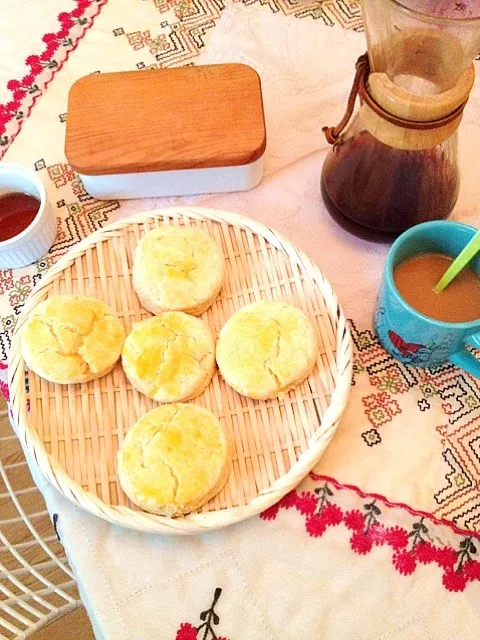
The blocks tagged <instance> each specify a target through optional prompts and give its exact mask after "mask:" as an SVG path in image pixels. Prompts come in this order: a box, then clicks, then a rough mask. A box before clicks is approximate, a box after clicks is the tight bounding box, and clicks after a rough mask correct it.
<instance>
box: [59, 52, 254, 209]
mask: <svg viewBox="0 0 480 640" xmlns="http://www.w3.org/2000/svg"><path fill="white" fill-rule="evenodd" d="M265 144H266V133H265V118H264V113H263V101H262V90H261V86H260V78H259V76H258V74H257V72H256V71H255V70H254V69H252V68H251V67H249V66H247V65H243V64H218V65H206V66H197V67H180V68H175V69H152V70H145V71H127V72H116V73H96V74H92V75H89V76H85V77H83V78H80V79H79V80H77V81H76V82H75V83H74V84H73V86H72V87H71V89H70V94H69V98H68V114H67V130H66V140H65V154H66V156H67V160H68V162H69V164H70V165H71V166H72V168H73V169H74V170H75V171H76V172H78V173H79V174H80V176H81V178H82V180H83V182H84V185H85V188H86V189H87V191H88V192H89V193H90V195H91V196H93V197H95V198H100V199H118V198H147V197H154V196H172V195H188V194H200V193H215V192H218V191H243V190H247V189H251V188H252V187H254V186H256V185H257V184H258V183H259V182H260V180H261V178H262V174H263V156H264V152H265Z"/></svg>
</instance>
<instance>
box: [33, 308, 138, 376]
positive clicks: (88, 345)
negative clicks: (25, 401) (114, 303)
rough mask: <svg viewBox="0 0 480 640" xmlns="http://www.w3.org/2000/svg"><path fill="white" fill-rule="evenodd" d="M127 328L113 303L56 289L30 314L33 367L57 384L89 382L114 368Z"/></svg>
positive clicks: (35, 370)
mask: <svg viewBox="0 0 480 640" xmlns="http://www.w3.org/2000/svg"><path fill="white" fill-rule="evenodd" d="M124 340H125V330H124V328H123V325H122V323H121V322H120V320H119V319H118V318H117V316H116V315H114V313H113V311H112V310H111V309H110V307H109V306H108V305H106V304H105V303H104V302H102V301H101V300H97V299H96V298H90V297H87V296H74V295H56V296H51V297H50V298H47V299H46V300H44V301H43V302H41V303H40V304H39V305H38V306H37V307H35V309H34V310H33V312H32V313H31V314H30V316H29V318H28V320H27V322H26V325H25V327H24V328H23V329H22V334H21V349H22V356H23V358H24V360H25V362H26V364H27V366H28V368H29V369H31V370H32V371H34V372H35V373H37V374H38V375H39V376H41V377H42V378H45V379H46V380H50V382H56V383H58V384H73V383H76V382H87V381H88V380H94V379H95V378H100V377H101V376H103V375H105V374H106V373H108V372H109V371H111V370H112V369H113V367H114V366H115V363H116V362H117V360H118V359H119V357H120V354H121V352H122V347H123V343H124Z"/></svg>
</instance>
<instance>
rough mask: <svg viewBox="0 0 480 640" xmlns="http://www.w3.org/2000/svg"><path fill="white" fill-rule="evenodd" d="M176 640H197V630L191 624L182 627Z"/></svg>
mask: <svg viewBox="0 0 480 640" xmlns="http://www.w3.org/2000/svg"><path fill="white" fill-rule="evenodd" d="M175 640H197V630H196V629H195V627H194V626H193V625H191V624H190V623H189V622H186V623H183V624H181V625H180V629H179V630H178V631H177V635H176V636H175Z"/></svg>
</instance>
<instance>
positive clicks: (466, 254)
mask: <svg viewBox="0 0 480 640" xmlns="http://www.w3.org/2000/svg"><path fill="white" fill-rule="evenodd" d="M479 251H480V231H477V233H476V234H475V235H474V236H473V238H472V239H471V240H470V242H469V243H468V244H467V246H466V247H465V248H464V249H463V250H462V251H461V252H460V253H459V254H458V256H457V257H456V258H455V260H454V261H453V262H452V264H451V265H450V266H449V267H448V269H447V270H446V271H445V273H444V274H443V276H442V277H441V278H440V280H439V281H438V282H437V284H436V286H435V293H440V292H441V291H443V290H444V289H445V288H446V287H448V285H449V284H450V282H451V281H452V280H453V279H454V278H456V277H457V276H458V274H459V273H460V271H461V270H462V269H464V268H465V267H466V266H467V264H468V263H469V262H470V260H472V259H473V258H474V257H475V256H476V255H477V253H478V252H479Z"/></svg>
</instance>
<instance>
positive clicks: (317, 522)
mask: <svg viewBox="0 0 480 640" xmlns="http://www.w3.org/2000/svg"><path fill="white" fill-rule="evenodd" d="M326 528H327V523H326V522H325V520H324V519H323V518H322V517H321V516H310V517H309V518H307V520H306V522H305V529H306V530H307V533H309V534H310V535H311V536H312V537H313V538H319V537H320V536H322V535H323V534H324V533H325V530H326Z"/></svg>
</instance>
